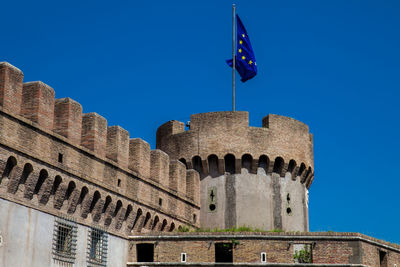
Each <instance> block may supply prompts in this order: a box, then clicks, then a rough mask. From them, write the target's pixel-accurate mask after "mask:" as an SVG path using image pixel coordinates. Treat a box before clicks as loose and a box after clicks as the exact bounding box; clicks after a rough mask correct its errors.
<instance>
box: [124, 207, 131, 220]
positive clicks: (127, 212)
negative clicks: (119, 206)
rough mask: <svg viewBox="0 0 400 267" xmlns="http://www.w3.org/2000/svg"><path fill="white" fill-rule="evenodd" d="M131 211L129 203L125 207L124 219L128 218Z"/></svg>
mask: <svg viewBox="0 0 400 267" xmlns="http://www.w3.org/2000/svg"><path fill="white" fill-rule="evenodd" d="M131 212H132V205H130V204H129V205H128V207H127V208H126V212H125V217H124V221H126V220H128V218H129V215H131Z"/></svg>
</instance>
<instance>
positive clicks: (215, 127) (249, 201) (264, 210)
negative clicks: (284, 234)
mask: <svg viewBox="0 0 400 267" xmlns="http://www.w3.org/2000/svg"><path fill="white" fill-rule="evenodd" d="M157 148H158V149H161V150H163V151H165V152H166V153H167V154H168V155H169V157H170V158H171V159H172V160H180V161H181V162H182V163H184V164H185V165H186V167H187V168H188V169H191V168H193V169H195V170H197V171H198V172H199V173H200V180H201V181H200V226H201V227H202V228H230V227H240V226H250V227H253V228H259V229H263V230H273V229H282V230H285V231H308V188H309V187H310V186H311V183H312V181H313V177H314V175H313V174H314V172H313V165H314V159H313V137H312V134H310V133H309V129H308V126H307V125H305V124H304V123H302V122H299V121H297V120H294V119H292V118H289V117H284V116H278V115H272V114H270V115H268V116H266V117H265V118H263V121H262V128H258V127H249V115H248V113H247V112H241V111H239V112H210V113H201V114H195V115H192V116H191V120H190V128H189V130H185V124H184V123H183V122H179V121H169V122H166V123H165V124H163V125H162V126H160V127H159V128H158V130H157Z"/></svg>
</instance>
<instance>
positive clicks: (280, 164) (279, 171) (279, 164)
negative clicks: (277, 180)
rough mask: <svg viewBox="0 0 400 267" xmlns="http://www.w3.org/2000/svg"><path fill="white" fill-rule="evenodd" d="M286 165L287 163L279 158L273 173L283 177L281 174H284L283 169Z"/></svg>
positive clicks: (276, 160)
mask: <svg viewBox="0 0 400 267" xmlns="http://www.w3.org/2000/svg"><path fill="white" fill-rule="evenodd" d="M284 163H285V162H284V161H283V158H281V157H277V158H276V159H275V162H274V169H273V172H275V173H277V174H279V175H281V174H282V169H283V165H284Z"/></svg>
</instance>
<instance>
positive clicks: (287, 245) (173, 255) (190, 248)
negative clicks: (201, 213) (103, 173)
mask: <svg viewBox="0 0 400 267" xmlns="http://www.w3.org/2000/svg"><path fill="white" fill-rule="evenodd" d="M130 240H131V241H130V246H129V247H130V251H129V257H128V260H129V261H131V262H135V261H136V253H137V252H136V244H141V243H153V244H155V251H154V260H155V261H156V262H161V263H163V262H164V263H174V262H180V255H181V253H186V254H187V262H188V263H190V264H192V263H194V264H195V263H213V262H215V244H217V243H231V244H232V245H233V249H232V253H233V262H234V263H252V264H257V263H261V262H260V261H261V257H260V256H261V253H262V252H265V253H266V255H267V262H268V263H275V264H277V263H281V264H282V263H286V264H293V263H294V247H295V246H296V245H309V246H311V248H312V265H316V266H318V265H321V266H322V265H324V264H328V265H330V264H338V265H339V266H342V265H347V264H349V265H350V264H354V265H365V266H380V265H379V250H383V251H385V252H387V253H388V258H387V262H388V264H389V265H387V266H393V264H397V265H399V263H400V262H399V260H400V246H399V245H396V244H390V243H387V242H384V241H380V240H377V239H374V238H371V237H368V236H364V235H361V234H357V233H174V234H164V235H163V236H161V237H160V236H151V235H144V236H140V237H139V236H136V237H131V238H130ZM128 266H129V264H128Z"/></svg>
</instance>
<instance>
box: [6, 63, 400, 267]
mask: <svg viewBox="0 0 400 267" xmlns="http://www.w3.org/2000/svg"><path fill="white" fill-rule="evenodd" d="M54 96H55V92H54V90H53V88H51V87H50V86H48V85H46V84H44V83H42V82H28V83H23V73H22V71H20V70H19V69H17V68H15V67H14V66H12V65H10V64H8V63H5V62H1V63H0V198H2V199H5V200H8V201H11V202H14V203H17V204H19V205H23V206H25V207H28V208H30V209H36V210H40V211H42V212H45V213H47V214H51V215H54V216H58V217H68V218H72V219H73V220H75V221H76V222H77V223H78V224H81V225H86V226H97V227H101V228H102V229H105V230H106V231H107V232H108V233H111V234H113V235H115V236H118V237H121V238H122V239H121V240H124V242H126V239H128V240H129V243H130V246H129V252H128V258H129V261H130V263H127V266H140V265H141V263H135V261H137V257H136V255H137V252H136V245H137V244H141V243H151V244H154V259H155V261H156V262H157V263H154V264H152V263H149V264H146V265H148V266H154V265H157V266H180V265H182V264H183V263H182V264H181V263H179V262H180V257H181V253H186V256H187V261H188V263H189V264H191V266H214V265H215V264H214V262H215V253H216V251H215V245H216V244H218V243H229V244H232V247H233V249H232V254H233V261H234V263H232V264H228V265H234V266H236V265H237V264H238V263H244V264H241V265H240V266H261V262H260V255H261V253H262V252H265V253H266V255H267V263H266V264H263V265H262V266H269V264H273V265H271V266H289V265H290V266H298V264H294V256H293V255H294V250H295V247H296V246H303V245H306V246H309V247H311V248H312V261H313V263H312V264H303V265H301V266H330V265H332V264H333V265H332V266H353V267H354V266H360V267H361V266H379V267H389V266H394V265H395V264H396V265H397V266H400V246H399V245H395V244H391V243H387V242H384V241H381V240H377V239H374V238H371V237H368V236H364V235H361V234H356V233H307V232H286V233H193V232H189V233H180V232H176V230H177V229H182V227H184V226H185V227H191V228H192V229H193V228H198V227H200V226H201V225H200V205H203V204H204V203H203V202H204V199H203V198H204V196H203V195H200V189H201V190H202V191H204V192H205V193H207V194H208V189H209V188H208V187H204V186H203V184H202V183H205V182H204V181H206V182H207V181H212V182H210V184H209V185H210V186H213V188H214V189H215V188H217V186H219V187H218V188H217V189H218V190H217V192H216V193H218V192H219V194H221V193H222V195H220V197H219V200H218V201H219V203H218V205H220V206H219V208H220V209H221V212H222V213H223V214H225V213H226V214H227V216H226V218H223V219H224V220H225V222H226V224H225V225H228V224H229V225H230V224H231V223H232V221H233V219H234V217H235V216H238V217H240V216H241V219H243V218H246V216H247V217H250V215H249V213H246V212H243V210H247V209H248V208H249V207H251V208H254V209H255V210H257V209H259V208H260V207H259V206H257V205H261V206H262V207H261V208H262V209H263V210H264V213H265V214H267V212H266V210H268V211H269V212H270V213H268V214H267V217H268V219H270V220H271V223H270V224H271V225H272V221H273V226H274V227H275V228H280V227H281V226H282V225H283V226H284V225H289V226H288V227H289V228H290V227H293V225H295V226H296V227H297V226H298V225H297V224H296V223H299V222H300V223H299V224H300V226H301V229H304V231H307V230H308V205H307V201H308V195H307V192H308V191H307V189H308V188H309V187H310V186H311V184H312V182H313V179H314V171H313V169H314V168H313V164H314V159H313V136H312V134H310V133H309V129H308V126H307V125H305V124H304V123H302V122H299V121H296V120H294V119H292V118H288V117H284V116H278V115H272V114H271V115H268V116H267V117H265V118H264V119H263V121H262V125H263V127H262V128H257V127H249V118H248V113H247V112H234V113H233V112H211V113H203V114H195V115H192V117H191V125H190V129H189V130H185V124H184V123H182V122H178V121H170V122H167V123H165V124H164V125H162V126H160V127H159V129H158V130H157V149H155V150H151V149H150V145H149V144H148V143H147V142H145V141H143V140H141V139H139V138H130V135H129V133H128V131H126V130H125V129H123V128H122V127H120V126H108V125H107V120H106V119H105V118H103V117H102V116H100V115H98V114H96V113H82V106H81V105H80V104H79V103H77V102H76V101H74V100H72V99H70V98H62V99H55V98H54ZM236 174H237V175H236ZM239 174H240V175H239ZM235 175H236V176H235ZM221 177H222V178H221ZM225 178H226V179H225ZM249 178H254V179H252V180H251V181H250V179H249ZM256 178H257V179H256ZM218 179H219V180H218ZM246 179H249V180H246ZM217 182H218V183H220V184H223V186H220V185H219V184H218V183H217ZM212 183H215V184H212ZM222 189H223V190H224V191H223V190H222ZM258 190H260V191H262V192H261V193H260V192H258ZM266 192H267V193H266ZM257 194H258V195H257ZM262 194H264V195H265V194H267V195H268V196H267V197H266V198H258V197H259V196H263V195H262ZM217 196H218V195H213V197H217ZM206 197H207V196H206ZM252 197H253V198H254V199H255V200H254V199H253V198H252ZM261 199H262V201H261ZM271 199H272V200H271ZM206 200H207V199H206ZM253 200H254V201H253ZM246 201H249V202H246ZM252 201H253V202H252ZM224 202H225V203H224ZM236 202H238V203H236ZM256 202H257V203H256ZM200 203H202V204H200ZM277 203H278V204H277ZM223 204H225V205H223ZM243 205H244V206H243ZM267 208H268V209H267ZM288 208H290V212H288ZM206 209H207V207H206V206H203V207H201V211H202V212H205V211H206ZM206 212H208V211H206ZM218 212H219V211H218ZM239 212H242V213H240V214H237V213H239ZM286 213H287V214H286ZM210 214H211V213H210ZM213 214H217V212H215V213H213ZM282 214H284V216H283V215H282ZM253 215H254V214H253ZM210 216H213V215H212V214H211V215H210ZM254 216H255V219H256V220H258V221H260V218H258V217H261V216H260V215H257V214H255V215H254ZM257 216H258V217H257ZM253 219H254V218H253ZM300 219H301V220H300ZM302 220H304V222H303V221H302ZM303 224H304V225H303ZM232 225H234V223H232ZM277 226H278V227H277ZM268 227H270V226H268ZM283 228H284V227H283ZM302 231H303V230H302ZM171 232H174V233H171ZM110 249H111V251H110V254H111V253H112V248H111V247H110ZM160 263H161V264H160ZM217 265H218V264H217ZM222 265H223V264H222ZM225 266H227V265H225Z"/></svg>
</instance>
